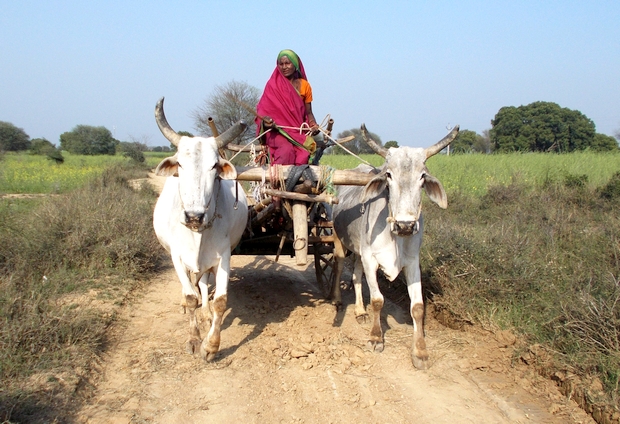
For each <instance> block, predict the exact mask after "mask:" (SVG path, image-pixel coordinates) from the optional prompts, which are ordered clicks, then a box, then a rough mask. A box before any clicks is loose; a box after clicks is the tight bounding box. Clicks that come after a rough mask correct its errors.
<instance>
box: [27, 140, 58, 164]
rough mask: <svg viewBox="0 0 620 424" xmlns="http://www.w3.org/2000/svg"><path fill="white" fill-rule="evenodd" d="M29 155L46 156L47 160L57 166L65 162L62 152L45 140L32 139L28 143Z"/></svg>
mask: <svg viewBox="0 0 620 424" xmlns="http://www.w3.org/2000/svg"><path fill="white" fill-rule="evenodd" d="M30 153H32V154H33V155H42V156H47V158H48V159H50V160H53V161H55V162H56V163H59V164H60V163H63V162H64V161H65V158H64V157H63V156H62V152H61V151H60V150H58V149H57V148H56V146H54V145H53V144H52V143H51V142H50V141H49V140H47V139H45V138H35V139H32V140H31V142H30Z"/></svg>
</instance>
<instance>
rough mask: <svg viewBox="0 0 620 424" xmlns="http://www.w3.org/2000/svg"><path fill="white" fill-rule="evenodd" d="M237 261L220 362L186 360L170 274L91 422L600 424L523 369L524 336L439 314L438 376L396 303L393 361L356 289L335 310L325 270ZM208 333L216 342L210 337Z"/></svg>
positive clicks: (390, 331) (140, 319)
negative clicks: (520, 348)
mask: <svg viewBox="0 0 620 424" xmlns="http://www.w3.org/2000/svg"><path fill="white" fill-rule="evenodd" d="M293 263H294V261H293V260H292V259H290V258H280V262H279V263H275V262H274V260H273V257H265V256H234V257H233V263H232V275H231V281H230V287H229V297H228V299H229V301H228V310H227V313H226V316H225V320H224V323H223V326H222V329H223V331H222V342H221V350H220V352H219V354H218V357H217V359H216V360H215V361H214V362H211V363H205V362H203V360H202V359H201V358H200V355H194V356H192V355H189V354H187V353H185V348H184V346H185V340H186V339H187V336H188V327H189V326H188V315H184V314H183V313H182V309H181V307H180V292H181V290H180V283H179V282H178V279H177V277H176V275H175V273H174V270H173V269H172V267H171V266H170V267H169V268H168V269H167V270H166V271H165V272H163V273H162V274H161V275H160V276H158V278H156V279H155V280H154V281H152V282H151V283H150V284H149V285H148V287H146V288H145V289H144V292H143V293H142V294H140V296H138V298H137V300H136V302H134V303H133V304H130V305H127V306H126V307H125V308H124V312H123V313H122V317H121V319H120V320H119V322H118V324H117V325H116V326H115V328H114V329H113V334H114V335H113V339H114V340H115V342H114V343H113V344H112V346H111V347H110V349H109V350H108V352H107V353H106V354H105V356H104V358H103V361H102V364H101V374H100V376H99V377H98V378H95V380H96V381H97V384H96V389H95V390H94V391H93V393H92V396H91V397H90V398H89V399H88V400H87V402H86V404H85V405H84V407H83V408H82V409H81V410H80V411H79V414H78V421H79V422H85V423H106V424H109V423H350V422H360V423H413V422H416V423H450V424H453V423H478V424H480V423H527V422H532V423H593V422H594V421H593V420H592V419H591V418H589V416H587V414H585V413H584V412H583V411H582V410H581V409H579V408H578V407H577V406H576V404H575V403H573V402H572V401H570V400H567V399H566V398H565V397H564V396H562V395H561V394H560V393H559V391H558V390H557V389H556V388H555V386H554V384H553V383H552V382H550V381H548V380H545V379H543V378H541V377H539V376H538V375H537V374H536V373H535V372H534V371H533V370H531V369H528V367H527V366H526V365H524V364H522V363H521V362H520V361H519V360H518V359H517V360H514V359H513V356H514V355H513V347H512V345H511V344H512V341H513V340H511V339H512V337H510V336H509V335H506V334H502V333H499V334H497V335H491V334H482V333H481V332H465V331H456V330H451V329H449V328H446V327H444V326H442V325H441V324H439V323H438V322H437V321H436V320H434V319H433V318H432V317H431V316H430V315H431V314H429V315H428V316H427V319H426V340H427V344H428V347H429V352H430V355H431V358H430V363H431V366H430V368H429V369H428V370H426V371H419V370H416V369H415V368H414V367H413V366H412V364H411V360H410V344H411V339H412V331H413V330H412V326H411V318H410V317H409V316H408V314H407V312H404V311H403V310H402V309H401V308H400V307H399V306H397V305H396V304H395V303H392V302H390V301H389V300H388V301H387V303H386V307H385V308H384V314H383V322H384V329H385V350H384V351H383V352H382V353H379V354H377V353H373V352H370V351H369V350H367V349H366V340H367V334H368V330H369V328H368V327H367V326H363V325H360V324H358V323H357V321H356V320H355V318H354V313H353V303H354V295H353V292H352V291H347V292H344V293H343V302H344V305H345V308H344V310H343V311H341V312H337V311H336V310H335V308H334V307H333V306H332V305H331V304H329V303H328V302H326V301H324V300H323V299H322V297H321V295H320V294H319V293H320V291H319V289H318V288H317V287H316V281H315V276H314V270H313V265H312V264H311V265H310V266H309V267H307V268H300V267H297V266H295V265H294V264H293ZM203 334H204V333H203Z"/></svg>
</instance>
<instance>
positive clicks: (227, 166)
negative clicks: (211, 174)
mask: <svg viewBox="0 0 620 424" xmlns="http://www.w3.org/2000/svg"><path fill="white" fill-rule="evenodd" d="M217 172H218V175H219V176H220V178H221V179H223V180H236V179H237V169H236V168H235V166H234V165H233V164H232V163H230V162H229V161H227V160H226V159H224V158H222V157H220V158H219V160H218V162H217Z"/></svg>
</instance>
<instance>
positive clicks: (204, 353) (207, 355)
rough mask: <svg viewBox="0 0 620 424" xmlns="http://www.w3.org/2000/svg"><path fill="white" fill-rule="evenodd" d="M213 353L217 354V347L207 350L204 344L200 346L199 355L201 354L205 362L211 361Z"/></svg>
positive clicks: (213, 356) (213, 357)
mask: <svg viewBox="0 0 620 424" xmlns="http://www.w3.org/2000/svg"><path fill="white" fill-rule="evenodd" d="M215 355H217V349H216V350H214V351H211V350H209V351H207V349H205V347H204V346H200V356H202V359H204V361H205V362H212V361H213V360H214V359H215Z"/></svg>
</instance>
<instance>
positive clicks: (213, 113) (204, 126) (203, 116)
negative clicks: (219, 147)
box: [193, 80, 260, 144]
mask: <svg viewBox="0 0 620 424" xmlns="http://www.w3.org/2000/svg"><path fill="white" fill-rule="evenodd" d="M259 98H260V90H259V89H258V88H256V87H253V86H251V85H249V84H247V83H246V82H240V81H235V80H233V81H230V82H229V83H228V84H226V85H224V86H216V87H215V89H214V90H213V93H212V94H211V95H210V96H209V97H207V99H206V100H205V101H204V104H203V106H201V107H199V108H198V109H197V110H195V111H194V113H193V117H194V125H195V127H196V129H197V130H198V132H199V133H200V134H201V135H207V136H211V135H213V132H212V131H211V127H210V126H209V117H211V118H213V120H214V122H215V124H216V127H217V130H218V132H219V133H222V132H224V131H226V130H227V129H228V128H230V127H232V126H233V125H234V124H235V123H236V122H237V121H239V120H243V121H245V122H246V123H247V124H248V129H247V130H246V131H245V132H244V133H243V134H242V135H241V137H239V138H237V139H236V140H235V141H234V143H238V144H244V143H246V142H249V141H250V140H252V139H254V137H255V136H256V124H254V118H255V117H256V116H255V114H254V113H252V111H256V105H257V104H258V100H259Z"/></svg>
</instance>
